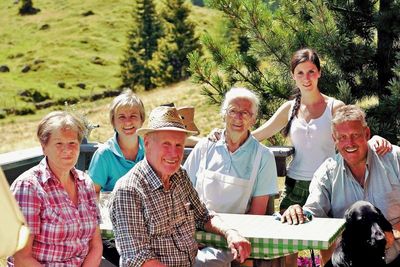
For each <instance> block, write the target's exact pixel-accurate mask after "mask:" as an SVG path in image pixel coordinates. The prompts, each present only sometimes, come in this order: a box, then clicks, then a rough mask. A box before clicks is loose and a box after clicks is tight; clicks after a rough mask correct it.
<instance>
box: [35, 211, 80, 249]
mask: <svg viewBox="0 0 400 267" xmlns="http://www.w3.org/2000/svg"><path fill="white" fill-rule="evenodd" d="M71 212H73V211H71V210H69V209H61V208H59V207H57V206H51V205H50V206H47V207H46V208H45V209H44V210H43V213H42V216H41V221H40V229H41V230H40V234H39V235H38V236H37V238H38V239H39V240H40V241H41V242H44V243H49V244H53V243H57V242H60V241H65V240H72V239H75V238H76V237H77V230H78V221H77V220H76V221H75V220H74V219H73V217H72V216H71Z"/></svg>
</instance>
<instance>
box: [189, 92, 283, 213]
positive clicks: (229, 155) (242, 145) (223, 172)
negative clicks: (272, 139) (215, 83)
mask: <svg viewBox="0 0 400 267" xmlns="http://www.w3.org/2000/svg"><path fill="white" fill-rule="evenodd" d="M258 107H259V100H258V98H257V96H256V95H255V94H254V93H253V92H251V91H250V90H248V89H245V88H232V89H231V90H230V91H228V92H227V93H226V95H225V99H224V102H223V104H222V108H221V114H222V116H223V118H224V121H225V129H224V130H223V132H222V136H221V139H220V140H218V141H217V142H211V141H209V140H208V138H203V139H201V140H200V141H199V143H198V144H197V145H196V146H195V148H194V149H193V151H192V152H191V153H190V155H189V157H188V158H187V160H186V162H185V164H184V166H183V167H184V168H185V169H186V171H187V172H188V174H189V176H190V179H191V181H192V183H193V185H194V187H195V188H196V190H197V192H198V193H199V196H200V198H201V200H202V201H203V202H204V203H205V204H206V206H207V208H208V209H211V210H214V211H215V212H223V213H237V214H246V213H247V214H258V215H264V214H265V213H266V210H267V205H268V200H269V196H270V195H275V194H276V193H277V192H278V186H277V174H276V165H275V159H274V155H273V153H272V152H271V151H270V150H269V149H268V148H267V147H265V146H264V145H262V144H260V143H259V142H258V141H257V140H256V139H255V138H254V137H253V136H252V135H251V134H250V129H251V128H252V127H253V125H254V123H255V121H256V118H257V114H258Z"/></svg>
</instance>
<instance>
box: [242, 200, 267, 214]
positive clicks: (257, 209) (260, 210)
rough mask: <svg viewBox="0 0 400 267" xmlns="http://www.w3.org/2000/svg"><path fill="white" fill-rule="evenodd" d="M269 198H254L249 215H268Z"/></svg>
mask: <svg viewBox="0 0 400 267" xmlns="http://www.w3.org/2000/svg"><path fill="white" fill-rule="evenodd" d="M268 200H269V196H258V197H252V199H251V204H250V209H249V211H248V212H247V214H253V215H265V214H266V213H267V206H268Z"/></svg>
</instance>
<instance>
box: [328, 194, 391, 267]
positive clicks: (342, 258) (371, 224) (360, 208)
mask: <svg viewBox="0 0 400 267" xmlns="http://www.w3.org/2000/svg"><path fill="white" fill-rule="evenodd" d="M345 219H346V224H345V230H344V231H343V234H342V239H341V241H340V243H339V244H338V246H337V247H336V249H335V251H334V253H333V255H332V258H331V261H330V262H328V263H327V264H326V265H325V266H333V267H350V266H352V267H366V266H374V267H381V266H386V264H385V246H386V239H385V233H384V232H389V231H392V225H391V224H390V223H389V222H388V221H387V220H386V218H385V217H384V216H383V214H382V212H381V211H380V210H379V209H378V208H376V207H375V206H373V205H372V204H371V203H369V202H366V201H357V202H356V203H354V204H353V205H351V206H350V208H349V209H347V210H346V213H345Z"/></svg>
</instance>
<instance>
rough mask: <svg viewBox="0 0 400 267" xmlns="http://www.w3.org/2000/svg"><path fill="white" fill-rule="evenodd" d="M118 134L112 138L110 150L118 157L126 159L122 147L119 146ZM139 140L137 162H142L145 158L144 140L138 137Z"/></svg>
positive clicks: (115, 133)
mask: <svg viewBox="0 0 400 267" xmlns="http://www.w3.org/2000/svg"><path fill="white" fill-rule="evenodd" d="M117 137H118V133H117V132H114V135H113V137H112V138H110V140H109V141H110V142H109V145H110V150H111V151H112V153H114V154H115V155H116V156H118V157H120V158H125V156H124V154H123V153H122V150H121V147H120V146H119V144H118V139H117ZM138 140H139V149H138V152H137V155H136V159H135V162H137V161H139V160H141V159H142V158H143V151H144V143H143V139H142V138H141V137H140V136H138Z"/></svg>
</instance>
